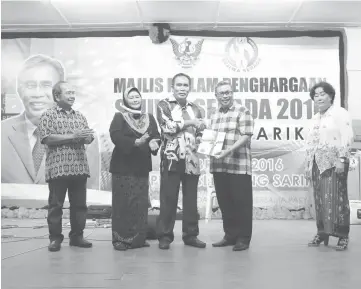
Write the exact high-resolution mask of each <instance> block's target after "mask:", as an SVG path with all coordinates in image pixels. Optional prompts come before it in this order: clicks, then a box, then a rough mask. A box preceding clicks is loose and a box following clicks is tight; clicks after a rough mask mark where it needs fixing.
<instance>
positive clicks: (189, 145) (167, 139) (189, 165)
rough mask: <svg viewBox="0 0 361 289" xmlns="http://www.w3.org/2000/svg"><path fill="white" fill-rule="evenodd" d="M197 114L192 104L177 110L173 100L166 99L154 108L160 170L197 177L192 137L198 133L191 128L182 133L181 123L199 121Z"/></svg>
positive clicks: (194, 147) (197, 159)
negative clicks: (158, 142) (159, 152)
mask: <svg viewBox="0 0 361 289" xmlns="http://www.w3.org/2000/svg"><path fill="white" fill-rule="evenodd" d="M201 117H202V115H201V112H200V109H199V107H198V106H196V105H195V104H194V103H191V102H187V104H186V105H185V106H184V107H181V106H180V105H179V103H178V102H177V101H176V99H175V98H174V97H173V96H172V97H168V98H166V99H163V100H161V101H160V102H159V103H158V107H157V118H158V123H159V126H160V129H161V138H162V147H161V170H168V171H172V172H180V173H186V174H194V175H199V174H200V168H199V158H198V153H197V148H198V146H197V144H196V137H198V136H201V132H200V131H198V130H197V129H195V128H194V127H187V128H186V129H184V130H183V126H184V121H185V120H191V119H196V118H201Z"/></svg>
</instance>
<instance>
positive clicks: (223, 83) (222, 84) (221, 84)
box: [214, 80, 232, 94]
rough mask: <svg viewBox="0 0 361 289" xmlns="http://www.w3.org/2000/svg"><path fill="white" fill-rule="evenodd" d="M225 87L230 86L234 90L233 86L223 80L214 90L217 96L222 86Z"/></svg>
mask: <svg viewBox="0 0 361 289" xmlns="http://www.w3.org/2000/svg"><path fill="white" fill-rule="evenodd" d="M224 85H229V86H230V87H231V88H232V85H231V83H230V82H229V81H227V80H221V81H220V82H218V83H217V85H216V87H215V88H214V92H215V94H217V90H218V88H220V87H221V86H224Z"/></svg>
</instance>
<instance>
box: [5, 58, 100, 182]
mask: <svg viewBox="0 0 361 289" xmlns="http://www.w3.org/2000/svg"><path fill="white" fill-rule="evenodd" d="M64 80H65V71H64V67H63V66H62V64H61V63H60V61H58V60H56V59H54V58H51V57H49V56H46V55H42V54H38V55H33V56H31V57H29V58H28V59H26V60H25V62H24V63H23V65H22V67H21V70H20V72H19V74H18V76H17V79H16V90H17V93H18V95H19V97H20V99H21V101H22V103H23V105H24V111H23V112H22V113H21V114H20V115H17V116H14V117H12V118H9V119H6V120H4V121H2V122H1V159H2V160H1V182H2V183H17V184H45V177H44V176H45V173H44V167H45V157H44V154H45V149H44V146H43V145H41V144H40V138H39V132H38V129H37V126H38V124H39V120H40V117H41V115H42V114H43V113H44V112H45V111H46V110H47V109H48V108H50V107H52V106H53V105H54V100H53V96H52V88H53V86H54V84H55V83H57V82H58V81H64ZM88 152H89V153H90V152H92V154H93V155H94V156H99V150H98V142H97V140H96V141H94V142H93V144H92V145H90V146H89V149H88ZM92 159H94V160H95V161H94V162H92V163H90V164H89V165H90V167H91V171H92V178H91V180H90V181H89V183H88V187H89V188H94V189H96V188H99V161H98V158H96V157H93V158H92Z"/></svg>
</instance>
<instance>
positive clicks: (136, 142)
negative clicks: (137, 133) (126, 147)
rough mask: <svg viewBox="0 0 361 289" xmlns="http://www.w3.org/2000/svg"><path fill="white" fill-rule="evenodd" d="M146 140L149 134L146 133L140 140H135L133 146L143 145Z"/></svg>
mask: <svg viewBox="0 0 361 289" xmlns="http://www.w3.org/2000/svg"><path fill="white" fill-rule="evenodd" d="M148 138H149V134H148V132H146V133H145V134H143V135H142V136H141V137H140V138H138V139H136V140H135V145H136V146H138V147H139V146H141V145H143V144H145V143H146V142H147V141H148Z"/></svg>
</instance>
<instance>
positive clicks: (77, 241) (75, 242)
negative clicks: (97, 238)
mask: <svg viewBox="0 0 361 289" xmlns="http://www.w3.org/2000/svg"><path fill="white" fill-rule="evenodd" d="M69 245H70V246H75V247H81V248H91V247H92V246H93V244H92V243H90V242H88V241H87V240H85V239H84V238H83V237H73V238H70V242H69Z"/></svg>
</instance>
